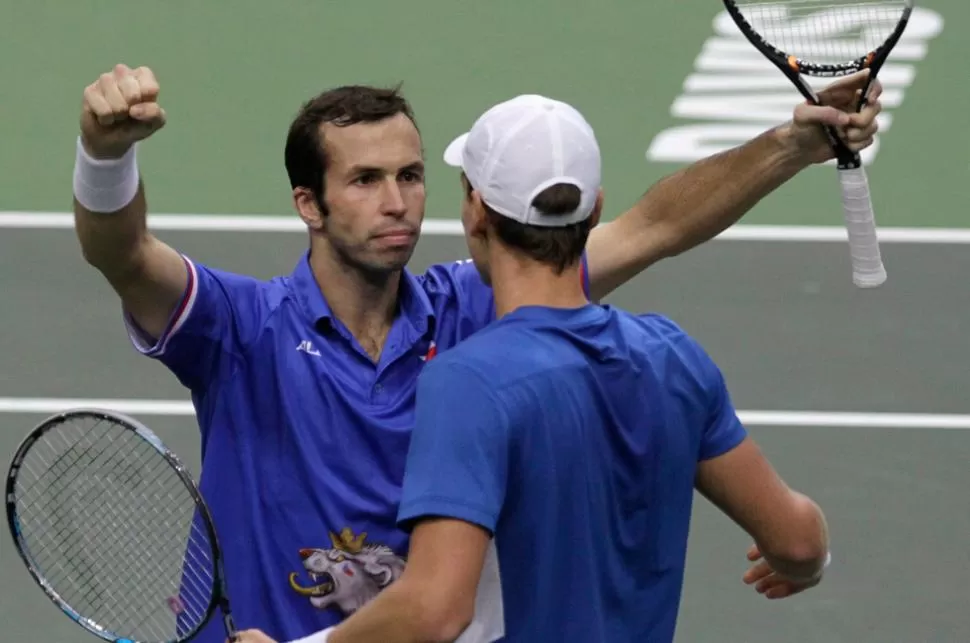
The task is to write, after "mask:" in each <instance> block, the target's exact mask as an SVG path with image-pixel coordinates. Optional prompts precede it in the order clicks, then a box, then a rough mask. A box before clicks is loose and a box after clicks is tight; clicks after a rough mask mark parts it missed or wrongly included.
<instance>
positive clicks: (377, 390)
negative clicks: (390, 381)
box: [374, 384, 384, 393]
mask: <svg viewBox="0 0 970 643" xmlns="http://www.w3.org/2000/svg"><path fill="white" fill-rule="evenodd" d="M374 392H375V393H383V392H384V385H383V384H378V385H377V386H375V387H374Z"/></svg>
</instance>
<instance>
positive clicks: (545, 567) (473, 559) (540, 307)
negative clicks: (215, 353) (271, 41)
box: [244, 95, 828, 643]
mask: <svg viewBox="0 0 970 643" xmlns="http://www.w3.org/2000/svg"><path fill="white" fill-rule="evenodd" d="M446 159H447V160H448V161H449V162H450V163H452V164H453V165H457V166H459V167H460V168H461V169H462V179H461V180H462V184H463V186H464V188H465V190H466V194H467V197H466V199H465V201H464V205H463V208H462V221H463V224H464V228H465V235H466V240H467V241H468V246H469V249H470V251H471V256H472V258H473V260H474V263H475V266H476V268H477V269H478V270H479V272H480V273H481V275H482V277H483V279H484V280H485V281H486V282H488V283H490V284H491V285H492V287H493V289H494V292H495V305H496V315H497V317H498V321H496V322H495V323H493V324H491V325H490V326H489V327H487V328H485V329H484V330H482V331H480V332H478V333H477V334H475V335H474V336H473V337H471V338H469V339H467V340H465V341H464V342H463V343H462V344H460V345H458V346H457V347H455V348H453V349H451V350H450V351H448V352H446V353H443V354H442V355H441V356H439V357H438V358H437V359H436V360H435V361H434V362H433V363H431V364H429V365H428V366H427V367H426V368H425V370H424V371H423V372H422V374H421V375H420V377H419V378H418V393H417V418H416V421H415V428H414V432H413V436H412V443H411V447H410V453H409V456H408V461H407V470H406V474H405V478H404V491H403V497H402V499H401V509H400V514H399V520H400V522H401V525H402V526H403V527H404V528H406V529H409V530H412V537H411V543H410V551H409V562H408V567H407V569H406V570H405V572H404V574H403V576H402V577H401V578H400V579H399V580H398V581H397V582H395V583H394V584H392V585H391V586H390V587H389V588H388V589H386V590H385V591H384V592H383V593H382V594H381V595H380V596H378V597H377V598H376V599H375V600H374V601H373V602H372V603H370V604H369V605H367V606H366V607H364V608H363V609H362V610H360V611H359V612H357V613H356V614H355V615H354V616H352V617H351V618H349V619H348V620H346V621H344V622H343V623H342V624H341V625H338V626H337V627H336V628H332V629H331V630H330V631H327V632H323V633H321V634H319V635H316V636H313V637H310V638H307V639H302V640H301V643H311V642H313V643H317V642H319V643H323V642H324V641H327V642H329V643H368V642H375V643H376V642H378V641H379V642H381V643H397V642H401V643H404V642H411V641H452V640H455V639H457V638H458V637H459V636H465V637H468V638H472V637H474V640H498V639H501V640H502V641H505V642H507V643H536V642H546V641H549V642H551V641H556V642H572V641H577V642H582V643H669V642H670V641H672V640H673V639H674V629H675V623H676V619H677V610H678V605H679V602H680V596H681V583H682V580H683V573H684V566H685V557H686V549H687V540H688V528H689V523H690V515H691V502H692V498H693V493H694V490H695V485H696V487H697V488H699V489H700V491H701V492H703V493H705V494H706V495H707V496H708V497H710V498H711V499H712V500H713V501H714V502H715V503H717V504H718V505H719V506H720V507H721V508H722V509H724V510H725V511H726V512H727V513H728V515H730V516H731V517H732V518H734V519H735V520H736V521H737V522H738V524H739V525H740V526H741V527H743V528H744V529H745V530H747V531H748V533H749V534H750V535H751V536H752V537H753V538H754V540H755V543H756V552H755V553H754V554H753V555H752V558H757V557H759V556H760V555H761V554H763V555H764V556H765V558H766V559H767V561H768V563H769V564H768V565H760V567H761V568H762V569H761V571H760V572H759V571H752V573H751V574H750V577H749V581H752V582H755V581H757V582H760V584H761V589H763V591H765V592H771V593H772V595H773V596H785V595H791V594H792V593H797V592H798V591H801V590H803V589H805V588H807V587H809V586H812V585H814V584H815V583H817V582H818V580H819V578H820V574H821V572H822V569H823V566H824V563H825V561H826V557H827V547H828V543H827V533H826V527H825V521H824V518H823V515H822V513H821V511H820V510H819V509H818V507H817V506H816V505H815V504H814V503H813V502H812V501H811V500H809V499H808V498H806V497H805V496H802V495H801V494H798V493H796V492H794V491H791V490H789V489H788V488H787V487H786V486H785V484H784V482H783V481H782V480H781V479H780V478H779V477H778V475H777V474H775V473H774V472H773V471H772V469H771V467H770V466H769V464H768V463H767V462H766V461H765V459H764V457H763V456H762V455H761V454H760V453H759V451H758V449H757V447H756V446H755V445H754V443H753V442H752V441H751V438H750V437H748V436H747V434H746V432H745V429H744V428H743V426H742V425H741V423H740V422H739V420H738V418H737V416H736V414H735V411H734V408H733V406H732V403H731V398H730V395H729V394H728V391H727V389H726V387H725V383H724V380H723V378H722V376H721V373H720V371H719V369H718V367H717V365H716V364H715V363H714V362H713V361H712V360H711V358H710V357H709V356H708V355H707V354H706V353H705V351H704V349H703V348H701V346H700V345H699V344H698V343H697V342H696V341H695V340H693V339H692V338H691V337H690V336H689V335H688V334H686V333H685V332H684V331H683V330H681V329H680V328H678V326H677V325H675V324H674V323H673V322H672V321H670V320H669V319H667V318H665V317H662V316H659V315H632V314H629V313H626V312H623V311H621V310H618V309H615V308H612V307H610V306H600V305H596V304H592V303H590V302H589V300H588V298H587V296H586V294H585V293H584V291H583V289H582V287H581V286H580V283H579V279H578V275H579V271H580V265H581V257H582V254H583V248H584V245H585V242H586V238H587V235H588V234H589V232H590V230H591V228H592V227H593V226H594V225H595V224H596V222H597V220H598V219H599V216H600V212H601V207H602V202H603V193H602V190H601V188H600V154H599V148H598V146H597V142H596V139H595V136H594V134H593V130H592V128H591V127H590V126H589V125H588V124H587V122H586V121H585V120H584V119H583V117H582V116H581V115H580V114H579V112H577V111H576V110H575V109H573V108H572V107H570V106H568V105H566V104H564V103H562V102H558V101H555V100H550V99H548V98H544V97H541V96H534V95H526V96H520V97H517V98H515V99H512V100H510V101H507V102H505V103H502V104H500V105H497V106H496V107H494V108H492V109H491V110H489V111H488V112H486V113H485V114H484V115H483V116H482V117H481V118H480V119H479V120H478V121H477V122H476V123H475V125H474V127H472V129H471V131H470V132H469V133H468V134H467V135H465V136H462V137H460V138H459V139H457V140H456V141H455V142H454V143H453V144H452V146H451V147H450V148H449V150H448V151H447V152H446ZM756 567H758V566H756ZM769 567H770V569H773V570H774V571H769ZM476 599H477V606H476ZM473 616H474V620H473ZM469 625H470V626H471V627H469ZM244 640H247V641H248V640H252V641H254V642H256V641H261V640H263V639H260V638H258V637H256V638H253V639H244Z"/></svg>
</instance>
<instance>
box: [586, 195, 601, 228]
mask: <svg viewBox="0 0 970 643" xmlns="http://www.w3.org/2000/svg"><path fill="white" fill-rule="evenodd" d="M601 214H603V188H600V189H599V193H597V195H596V205H594V206H593V211H592V212H591V213H590V215H589V221H590V229H591V230H592V229H593V228H595V227H596V226H598V225H599V222H600V215H601Z"/></svg>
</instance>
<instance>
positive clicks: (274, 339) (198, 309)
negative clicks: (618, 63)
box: [73, 65, 880, 643]
mask: <svg viewBox="0 0 970 643" xmlns="http://www.w3.org/2000/svg"><path fill="white" fill-rule="evenodd" d="M858 84H859V79H858V78H851V79H848V80H843V81H839V84H836V85H835V87H834V89H833V90H832V91H831V92H829V93H823V94H822V96H823V98H824V99H825V100H826V101H831V102H832V103H833V104H835V105H839V106H840V108H842V107H847V106H848V105H849V104H850V102H851V99H852V97H853V96H854V94H853V89H854V88H855V87H856V86H858ZM159 94H160V84H159V82H158V80H157V79H156V77H155V75H154V73H153V72H152V70H151V69H149V68H147V67H139V68H136V69H132V68H130V67H127V66H125V65H117V66H115V67H114V68H113V69H112V70H110V71H108V72H106V73H104V74H102V75H101V76H100V77H99V78H97V79H96V80H95V81H94V82H93V83H91V84H90V85H89V86H88V87H87V88H86V89H85V91H84V97H83V102H82V110H81V118H80V129H81V132H80V136H79V138H78V141H77V149H76V160H75V173H74V180H73V191H74V197H75V198H74V213H75V221H76V232H77V237H78V240H79V242H80V246H81V250H82V252H83V255H84V258H85V260H86V261H87V262H88V263H89V264H90V265H92V266H94V267H95V268H96V269H97V270H98V271H99V272H100V273H101V275H103V276H104V278H105V280H106V282H107V283H109V284H110V285H111V287H112V288H113V290H114V291H115V292H116V293H117V295H118V297H119V299H120V302H121V307H122V309H123V312H124V320H125V323H126V325H127V328H128V332H129V335H130V338H131V341H132V342H133V344H134V345H135V347H136V349H137V350H138V351H139V352H140V353H142V354H144V355H146V356H148V357H150V358H152V359H154V360H157V361H158V362H160V363H161V364H164V366H165V367H166V368H167V369H168V370H169V371H170V372H171V373H172V374H174V376H175V377H176V378H178V381H179V382H181V383H182V384H183V385H184V386H185V388H186V389H187V390H188V391H189V392H190V393H191V396H192V400H193V402H194V405H195V409H196V415H197V418H198V424H199V428H200V442H201V451H202V454H201V455H202V474H201V479H200V485H201V489H202V493H203V494H204V496H205V497H206V499H207V500H208V502H209V505H210V509H211V511H212V514H213V517H214V519H215V523H216V527H217V529H218V530H219V536H220V539H221V541H222V545H223V552H224V556H225V561H226V565H225V571H226V577H227V580H228V585H229V589H230V592H231V595H232V600H233V605H234V606H235V610H234V611H235V615H236V621H237V623H238V624H239V626H240V627H243V628H256V627H258V628H261V629H262V630H264V631H265V632H267V633H268V634H270V635H272V636H274V637H277V638H278V639H281V640H285V639H292V638H296V637H298V636H304V635H307V634H309V633H312V632H315V631H318V630H321V629H324V628H326V627H328V626H331V625H334V624H336V623H339V622H340V621H341V620H343V619H344V618H346V617H347V616H349V615H351V614H354V613H355V612H356V611H357V610H359V609H360V607H361V606H362V605H364V604H366V603H367V602H368V601H370V600H372V599H373V598H374V597H375V596H377V595H378V593H379V592H381V591H382V590H383V589H384V588H386V587H388V586H389V585H390V584H391V583H392V582H393V581H395V580H396V579H398V578H399V577H400V576H401V574H402V570H403V569H404V557H405V554H407V551H408V534H407V533H406V532H405V531H404V530H402V529H400V528H399V527H398V526H397V524H396V521H395V517H396V515H397V513H398V508H399V505H400V501H401V484H402V480H403V476H404V468H405V457H406V454H407V451H408V446H409V444H410V436H411V429H412V427H413V426H414V423H415V407H414V404H415V393H416V385H417V377H418V374H419V373H420V372H421V370H422V369H423V368H424V367H425V366H426V365H428V364H434V362H435V361H436V360H437V359H441V357H440V356H439V357H435V356H436V355H438V354H439V353H441V352H442V351H447V349H450V348H451V347H453V346H455V345H456V344H458V343H459V342H460V341H462V340H464V339H466V338H468V337H470V336H472V335H473V334H475V333H476V332H479V331H481V329H483V328H485V327H486V326H487V325H488V324H489V323H490V322H492V321H493V320H494V319H495V317H496V310H497V309H496V304H497V303H498V300H496V299H495V297H494V296H493V292H492V289H491V288H490V287H489V285H488V284H487V283H485V282H484V281H483V280H482V278H481V276H480V274H479V271H478V270H477V269H476V266H475V265H474V264H473V263H470V262H446V263H439V264H435V265H432V266H431V267H430V268H428V269H427V270H426V271H424V272H423V273H421V274H414V273H412V272H411V271H409V270H408V269H407V268H406V265H407V263H408V261H409V260H410V258H411V256H412V253H413V252H414V248H415V245H416V244H417V241H418V237H419V231H420V229H421V223H422V220H423V217H424V208H425V202H426V198H425V197H426V194H425V181H424V158H423V146H422V141H421V136H420V133H419V131H418V128H417V125H416V124H415V118H414V115H413V113H412V112H411V108H410V105H409V104H408V102H407V101H406V100H405V99H404V97H402V96H401V95H400V93H398V92H396V91H393V90H385V89H380V88H374V87H364V86H356V85H351V86H344V87H338V88H335V89H332V90H328V91H325V92H323V93H321V94H320V95H319V96H316V97H314V98H313V99H311V100H309V101H307V103H306V104H304V105H303V106H301V108H300V109H299V111H298V113H297V114H296V116H295V118H294V119H293V121H292V124H291V127H290V129H289V131H288V132H287V137H286V144H285V149H284V160H285V166H286V171H287V174H288V177H289V180H290V186H291V188H292V204H293V208H294V210H295V211H296V213H297V214H298V216H299V217H300V218H301V220H302V221H303V222H304V223H305V225H306V230H307V237H308V241H309V250H308V251H307V252H305V253H303V254H301V256H300V257H298V258H297V259H296V260H295V262H294V264H295V265H294V268H293V270H292V272H291V273H290V274H287V275H283V276H280V277H277V278H274V279H269V280H261V279H256V278H254V277H251V276H247V275H241V274H237V273H233V272H228V271H225V270H221V269H219V268H216V267H213V266H210V265H206V264H205V263H204V262H202V261H199V260H198V258H197V257H195V258H193V257H190V256H189V255H188V254H187V253H185V252H182V251H179V250H176V249H175V248H173V247H172V246H170V245H168V244H167V243H165V242H164V241H162V240H161V239H160V238H159V237H158V236H156V235H155V234H153V233H152V232H151V231H150V229H149V225H148V220H147V218H146V215H147V210H148V206H147V201H146V192H145V185H144V181H143V176H142V173H141V171H140V169H139V165H138V158H137V149H136V143H137V142H139V141H143V140H144V139H146V138H148V137H150V136H154V135H156V133H157V132H158V131H159V130H160V129H161V128H163V127H164V126H165V123H166V113H165V110H164V108H163V107H162V105H161V103H160V102H159ZM877 98H878V87H877V90H876V94H875V95H874V96H873V100H872V101H871V102H870V106H869V107H868V108H867V109H866V110H864V111H863V112H862V113H861V114H853V115H851V116H848V115H847V114H846V113H844V112H843V111H840V109H836V108H835V107H815V106H811V105H799V106H798V107H797V108H796V110H795V116H794V118H793V120H792V121H791V122H789V123H785V124H783V125H780V126H778V127H776V128H771V129H770V130H767V131H766V132H765V133H764V134H763V135H761V136H759V137H758V138H756V139H755V140H752V141H751V143H749V144H747V145H744V146H739V147H738V148H736V149H734V150H731V151H730V152H726V153H724V154H721V155H718V156H716V157H712V158H711V159H707V160H706V161H704V162H701V163H698V164H695V165H694V166H692V167H689V168H684V169H683V170H681V171H679V172H677V173H675V174H674V175H672V176H670V177H668V178H667V179H665V180H664V181H661V182H659V183H658V184H657V185H655V186H654V187H653V188H651V189H650V190H649V191H647V193H646V194H644V195H643V197H642V198H641V199H640V200H639V201H638V202H637V203H636V204H635V205H634V206H633V207H632V208H630V209H629V210H628V211H627V212H626V213H624V214H622V215H620V216H619V217H618V218H617V219H616V220H614V221H611V222H609V223H608V224H604V225H601V226H598V227H597V228H596V229H595V230H594V231H593V232H592V233H590V235H589V241H588V244H587V245H586V251H585V253H583V251H582V246H581V244H580V241H585V237H584V238H583V239H582V240H579V239H576V244H579V245H576V246H575V247H576V248H579V250H578V252H579V253H580V254H581V255H582V259H581V260H580V261H579V262H578V263H576V264H570V265H569V268H568V271H567V272H565V273H563V274H564V275H566V276H565V277H563V280H564V283H565V282H566V281H569V280H570V279H571V280H573V282H572V284H571V286H572V287H574V288H579V289H580V291H581V292H582V293H583V295H584V296H585V295H588V296H589V297H591V298H592V299H593V300H597V299H598V298H600V297H603V296H604V295H606V294H607V293H609V292H610V291H611V290H612V289H614V288H616V287H617V286H618V285H620V284H621V283H623V282H624V281H626V280H628V279H630V278H632V277H634V276H635V275H636V274H638V273H639V272H640V271H641V270H643V269H645V268H646V267H648V266H649V265H651V264H652V263H654V262H655V261H657V260H659V259H661V258H663V257H666V256H670V255H672V254H677V253H680V252H683V251H685V250H687V249H688V248H690V247H692V246H694V245H697V244H699V243H701V242H703V241H705V240H707V239H709V238H711V237H712V236H713V235H714V234H716V233H717V232H719V231H720V230H723V229H724V228H726V227H728V226H729V225H731V224H732V223H734V222H735V221H736V220H737V219H738V218H739V217H741V216H742V214H743V213H744V212H745V211H746V210H747V209H748V208H750V207H751V206H752V205H753V204H755V203H756V202H757V201H758V200H759V199H760V198H761V197H762V196H764V195H766V194H768V193H769V192H771V191H772V190H773V189H775V188H776V187H778V186H779V185H781V184H783V183H784V182H785V181H787V180H788V179H789V178H791V177H792V176H794V175H795V174H797V173H798V172H799V171H800V170H801V169H803V168H805V167H808V166H810V165H812V164H816V163H821V162H824V161H826V160H827V159H829V158H831V148H830V146H829V145H828V142H827V139H826V137H825V135H824V132H823V131H822V130H821V129H820V128H818V126H817V125H818V123H819V122H831V123H833V124H834V123H839V122H842V120H843V119H845V120H846V121H847V122H846V124H845V126H846V131H847V132H848V135H849V136H850V137H851V138H852V139H853V140H854V141H855V143H853V145H854V146H856V147H858V148H859V149H861V148H864V147H867V146H868V145H871V143H872V136H873V134H874V133H875V131H876V129H877V126H876V122H875V120H874V119H875V116H876V114H877V113H878V110H879V107H880V106H879V103H878V100H877ZM523 178H527V177H523ZM476 194H477V193H476ZM584 198H586V197H584ZM588 205H589V204H588V203H587V202H586V201H584V207H588ZM469 207H470V205H469V203H466V206H465V209H466V210H468V208H469ZM470 214H471V211H469V212H466V218H467V217H468V216H469V215H470ZM544 248H545V246H544V245H540V246H539V247H537V248H536V251H538V252H540V253H543V254H544V253H545V252H547V250H544ZM503 305H507V304H503ZM445 397H447V396H445ZM442 466H450V465H442ZM532 555H538V554H537V553H536V552H533V553H532ZM173 604H174V605H177V604H178V601H173ZM173 638H175V636H174V634H173ZM223 638H224V634H223V632H222V626H221V624H220V623H219V619H218V618H216V619H214V620H213V621H211V622H210V623H209V624H208V625H207V627H206V628H205V629H204V630H203V631H202V632H201V633H200V634H199V636H198V637H197V638H196V639H194V640H195V641H196V642H197V643H216V642H221V641H222V640H223Z"/></svg>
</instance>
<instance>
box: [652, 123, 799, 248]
mask: <svg viewBox="0 0 970 643" xmlns="http://www.w3.org/2000/svg"><path fill="white" fill-rule="evenodd" d="M808 164H809V161H808V160H807V159H806V158H804V156H803V155H801V154H799V153H798V151H797V148H795V147H794V146H792V145H791V144H790V143H787V139H786V131H785V127H778V128H775V129H772V130H769V131H767V132H765V133H763V134H762V135H760V136H758V137H757V138H754V139H752V140H751V141H749V142H748V143H745V144H744V145H741V146H739V147H736V148H733V149H731V150H727V151H725V152H722V153H720V154H716V155H714V156H711V157H709V158H707V159H704V160H701V161H699V162H697V163H694V164H692V165H690V166H689V167H686V168H684V169H682V170H680V171H679V172H676V173H674V174H672V175H671V176H668V177H667V178H665V179H663V180H661V181H660V182H658V183H657V184H655V185H654V186H653V187H652V188H651V189H650V190H649V191H648V192H647V194H646V195H644V197H643V198H641V200H640V202H639V203H638V204H637V205H636V206H635V208H634V209H635V210H637V209H638V210H640V212H641V214H642V215H643V218H644V219H645V220H647V221H648V222H649V223H650V224H651V227H652V228H655V230H654V232H655V233H658V232H659V233H660V235H661V237H662V238H664V239H665V240H666V243H667V246H666V248H664V254H665V255H666V256H673V255H677V254H680V253H682V252H684V251H686V250H689V249H690V248H693V247H695V246H697V245H700V244H701V243H704V242H706V241H708V240H710V239H712V238H714V237H715V236H717V235H718V234H720V233H721V232H723V231H724V230H726V229H727V228H729V227H730V226H732V225H733V224H735V223H736V222H737V221H738V220H739V219H741V217H742V216H744V214H746V213H747V212H748V211H749V210H750V209H751V208H752V207H754V206H755V205H756V204H757V203H758V202H759V201H760V200H761V199H763V198H764V197H766V196H767V195H768V194H770V193H771V192H772V191H774V190H775V189H777V188H778V187H780V186H781V185H782V184H784V183H785V182H786V181H788V180H789V179H791V178H792V177H793V176H795V175H796V174H797V173H798V172H799V171H801V170H802V169H804V168H805V167H807V166H808ZM656 229H659V230H656Z"/></svg>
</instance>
